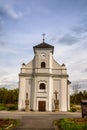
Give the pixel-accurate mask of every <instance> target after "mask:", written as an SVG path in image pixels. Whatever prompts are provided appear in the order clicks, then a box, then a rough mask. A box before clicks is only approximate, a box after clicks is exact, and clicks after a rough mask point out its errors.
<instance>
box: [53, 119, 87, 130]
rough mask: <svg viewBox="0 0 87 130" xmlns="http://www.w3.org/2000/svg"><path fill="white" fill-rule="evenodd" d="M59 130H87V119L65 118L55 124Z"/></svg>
mask: <svg viewBox="0 0 87 130" xmlns="http://www.w3.org/2000/svg"><path fill="white" fill-rule="evenodd" d="M53 124H54V125H56V126H57V127H58V128H59V130H87V118H85V119H83V118H78V119H76V118H74V119H72V118H64V119H60V120H55V121H54V122H53Z"/></svg>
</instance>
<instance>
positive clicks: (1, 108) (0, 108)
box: [0, 106, 8, 111]
mask: <svg viewBox="0 0 87 130" xmlns="http://www.w3.org/2000/svg"><path fill="white" fill-rule="evenodd" d="M2 110H8V108H7V107H5V106H0V111H2Z"/></svg>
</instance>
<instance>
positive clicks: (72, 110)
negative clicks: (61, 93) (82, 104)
mask: <svg viewBox="0 0 87 130" xmlns="http://www.w3.org/2000/svg"><path fill="white" fill-rule="evenodd" d="M69 111H70V112H76V111H77V109H76V108H75V107H71V108H70V110H69Z"/></svg>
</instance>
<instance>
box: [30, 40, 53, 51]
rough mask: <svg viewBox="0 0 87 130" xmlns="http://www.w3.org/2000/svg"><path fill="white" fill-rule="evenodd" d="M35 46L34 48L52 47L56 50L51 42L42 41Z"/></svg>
mask: <svg viewBox="0 0 87 130" xmlns="http://www.w3.org/2000/svg"><path fill="white" fill-rule="evenodd" d="M33 48H34V49H35V48H52V50H54V46H52V45H50V44H48V43H45V42H43V43H40V44H38V45H36V46H34V47H33Z"/></svg>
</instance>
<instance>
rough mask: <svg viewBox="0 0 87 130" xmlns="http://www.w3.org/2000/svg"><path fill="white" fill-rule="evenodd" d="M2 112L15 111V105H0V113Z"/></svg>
mask: <svg viewBox="0 0 87 130" xmlns="http://www.w3.org/2000/svg"><path fill="white" fill-rule="evenodd" d="M2 110H7V111H14V110H17V104H0V111H2Z"/></svg>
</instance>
